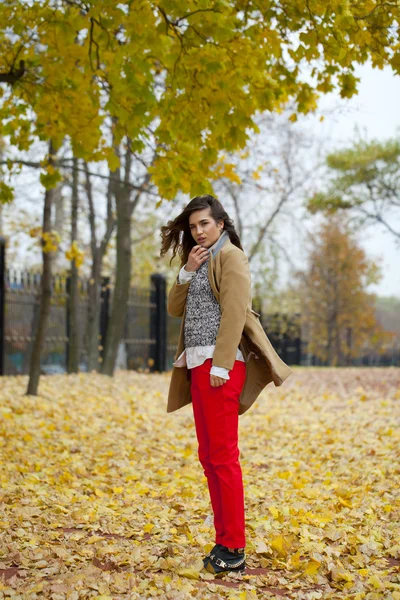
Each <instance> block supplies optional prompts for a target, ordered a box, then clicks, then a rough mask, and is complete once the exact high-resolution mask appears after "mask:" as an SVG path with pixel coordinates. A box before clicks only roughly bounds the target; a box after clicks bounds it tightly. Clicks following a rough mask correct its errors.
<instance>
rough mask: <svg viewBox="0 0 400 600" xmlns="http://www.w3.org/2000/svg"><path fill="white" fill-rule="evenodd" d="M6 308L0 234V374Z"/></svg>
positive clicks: (4, 253) (4, 265)
mask: <svg viewBox="0 0 400 600" xmlns="http://www.w3.org/2000/svg"><path fill="white" fill-rule="evenodd" d="M5 310H6V240H5V238H3V237H1V236H0V375H5V373H4V369H5V365H4V336H5V334H6V332H5V318H4V316H5Z"/></svg>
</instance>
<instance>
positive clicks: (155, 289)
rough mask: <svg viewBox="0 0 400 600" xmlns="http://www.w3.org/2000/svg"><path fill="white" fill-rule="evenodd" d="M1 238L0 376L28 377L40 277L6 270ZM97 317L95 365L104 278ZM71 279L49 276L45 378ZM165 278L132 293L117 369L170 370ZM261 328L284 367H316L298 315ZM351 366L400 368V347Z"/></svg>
mask: <svg viewBox="0 0 400 600" xmlns="http://www.w3.org/2000/svg"><path fill="white" fill-rule="evenodd" d="M4 255H5V248H4V240H2V238H0V375H4V374H5V375H18V374H27V373H28V372H29V363H30V357H31V352H32V346H33V341H34V338H35V335H36V330H37V326H38V319H39V301H40V283H41V275H40V273H32V272H30V271H26V270H25V271H16V270H13V269H6V268H5V256H4ZM78 293H79V303H78V305H79V310H78V332H79V335H78V337H79V339H78V345H79V359H78V362H79V370H80V371H86V370H87V368H88V343H87V333H86V330H87V321H88V302H89V299H88V298H89V295H88V281H87V280H85V279H82V278H79V282H78ZM99 295H100V314H99V347H100V360H101V357H102V355H103V348H104V343H105V339H106V336H107V329H108V324H109V316H110V311H111V304H112V296H113V286H112V284H111V281H110V278H109V277H103V278H102V281H101V288H100V290H99ZM68 301H69V279H68V277H67V276H65V275H59V274H56V275H54V276H53V278H52V298H51V309H50V316H49V319H48V323H47V328H46V334H45V341H44V348H43V352H42V355H41V370H42V372H43V373H55V372H66V370H67V364H68V352H69V341H70V325H69V321H68V319H69V310H68ZM166 305H167V292H166V279H165V276H164V275H162V274H160V273H153V274H152V275H151V277H150V282H149V286H148V287H147V288H139V287H131V289H130V292H129V299H128V306H127V314H126V320H125V326H124V332H123V336H122V339H121V342H120V346H119V350H118V356H117V368H126V369H136V370H145V369H148V370H149V371H164V370H169V369H171V368H172V363H173V359H174V355H175V353H176V349H177V344H178V338H179V332H180V327H181V319H180V318H178V317H171V315H169V314H168V313H167V309H166ZM260 320H261V323H262V325H263V328H264V330H265V331H266V332H267V334H268V338H269V340H270V341H271V344H272V345H273V347H274V348H275V350H276V352H277V353H278V354H279V355H280V356H281V358H282V359H283V360H284V361H285V362H286V363H287V364H289V365H322V364H323V362H322V361H320V360H318V359H316V358H315V357H314V356H313V355H311V354H310V353H309V352H308V350H307V341H306V340H305V339H304V338H305V336H304V335H302V333H303V332H302V328H301V318H300V314H299V313H296V314H294V315H291V316H287V315H286V316H285V315H281V314H272V315H266V316H263V315H261V319H260ZM351 364H354V365H360V366H361V365H376V366H386V365H399V364H400V350H399V348H398V346H396V347H395V348H388V352H387V353H386V354H381V355H379V356H377V355H376V353H373V352H370V351H368V349H367V351H366V352H365V353H364V354H363V356H360V357H359V358H358V359H354V360H353V361H352V363H351Z"/></svg>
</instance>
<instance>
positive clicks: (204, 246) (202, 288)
mask: <svg viewBox="0 0 400 600" xmlns="http://www.w3.org/2000/svg"><path fill="white" fill-rule="evenodd" d="M161 235H162V248H161V252H160V255H161V256H164V255H165V254H166V252H167V251H168V250H169V249H170V248H171V247H172V249H173V256H172V258H171V261H170V262H172V260H173V258H174V257H175V256H176V252H177V250H178V252H179V254H180V257H181V268H180V271H179V274H178V276H177V278H176V280H175V281H174V284H173V286H172V288H171V290H170V292H169V295H168V312H169V314H171V315H172V316H177V317H182V324H181V331H180V338H179V342H178V348H177V353H176V355H175V362H174V367H173V372H172V377H171V384H170V389H169V395H168V406H167V412H173V411H175V410H178V409H179V408H181V407H182V406H185V405H186V404H188V403H190V402H192V408H193V415H194V421H195V427H196V435H197V440H198V456H199V460H200V463H201V464H202V466H203V469H204V474H205V476H206V477H207V483H208V489H209V493H210V499H211V504H212V509H213V513H214V527H215V532H216V536H215V542H216V543H215V546H214V548H213V549H212V550H211V552H210V553H209V554H208V555H207V556H206V557H205V558H204V566H205V568H206V569H207V570H208V571H210V572H212V573H215V574H218V575H220V574H223V573H225V572H227V571H243V570H244V569H245V566H246V562H245V559H246V556H245V546H246V538H245V514H244V491H243V480H242V472H241V467H240V462H239V448H238V417H239V415H240V414H243V413H244V412H246V411H247V410H248V409H249V408H250V406H251V405H252V404H253V403H254V401H255V399H256V398H257V396H258V395H259V393H260V392H261V390H262V389H263V388H264V387H265V386H266V385H267V384H268V383H269V382H271V381H274V383H275V385H281V384H282V382H283V381H284V380H285V379H286V378H287V377H288V376H289V374H290V373H291V369H290V368H289V367H288V366H287V365H285V363H284V362H283V361H282V360H281V359H280V358H279V356H278V355H277V354H276V353H275V351H274V350H273V348H272V346H271V344H270V342H269V340H268V338H267V336H266V335H265V332H264V330H263V328H262V326H261V323H260V322H259V320H258V316H259V315H258V316H256V315H257V313H255V312H254V311H253V310H252V308H251V277H250V270H249V264H248V260H247V257H246V255H245V254H244V251H243V248H242V246H241V244H240V239H239V236H238V234H237V232H236V231H235V227H234V224H233V221H232V220H231V219H230V218H229V216H228V214H227V213H226V212H225V210H224V208H223V206H222V204H221V203H220V202H219V201H218V200H217V199H216V198H214V197H213V196H211V195H208V194H207V195H204V196H196V197H195V198H193V199H192V200H191V201H190V202H189V204H188V205H187V206H186V207H185V209H184V210H183V211H182V213H181V214H179V215H178V216H177V217H176V218H175V219H174V220H173V221H169V222H168V223H167V225H166V226H164V227H162V228H161Z"/></svg>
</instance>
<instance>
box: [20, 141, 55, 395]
mask: <svg viewBox="0 0 400 600" xmlns="http://www.w3.org/2000/svg"><path fill="white" fill-rule="evenodd" d="M53 152H54V148H53V144H52V142H51V140H50V142H49V159H48V162H49V164H51V165H52V164H54V157H53ZM53 192H54V188H52V189H50V190H46V192H45V195H44V209H43V227H42V233H49V232H50V230H51V205H52V198H53ZM44 246H45V240H44V239H43V237H42V260H43V271H42V279H41V286H40V288H41V291H40V308H39V322H38V327H37V331H36V335H35V340H34V342H33V347H32V354H31V360H30V365H29V382H28V389H27V392H26V393H27V395H33V396H37V391H38V386H39V377H40V358H41V354H42V350H43V346H44V340H45V333H46V326H47V321H48V317H49V314H50V302H51V294H52V281H51V263H52V255H51V253H50V252H45V251H44Z"/></svg>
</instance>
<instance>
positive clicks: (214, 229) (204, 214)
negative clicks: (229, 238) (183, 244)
mask: <svg viewBox="0 0 400 600" xmlns="http://www.w3.org/2000/svg"><path fill="white" fill-rule="evenodd" d="M218 225H219V226H218ZM218 225H217V223H216V222H215V221H214V219H213V218H212V216H211V209H210V208H203V209H202V210H195V211H194V212H192V213H191V215H190V217H189V229H190V233H191V234H192V237H193V239H194V241H195V242H196V244H200V246H203V247H205V248H210V246H212V245H213V244H215V242H216V241H217V240H218V238H219V236H220V235H221V233H222V232H223V226H224V222H223V221H220V222H219V223H218Z"/></svg>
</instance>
